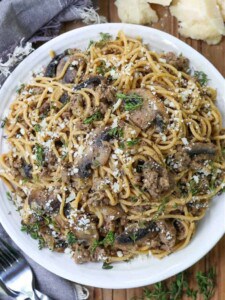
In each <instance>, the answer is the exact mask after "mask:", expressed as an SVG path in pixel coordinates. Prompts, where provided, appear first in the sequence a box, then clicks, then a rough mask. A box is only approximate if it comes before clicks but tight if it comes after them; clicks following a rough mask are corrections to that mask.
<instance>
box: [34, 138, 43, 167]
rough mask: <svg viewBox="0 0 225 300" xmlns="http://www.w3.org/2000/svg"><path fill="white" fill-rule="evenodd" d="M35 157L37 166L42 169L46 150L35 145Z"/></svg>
mask: <svg viewBox="0 0 225 300" xmlns="http://www.w3.org/2000/svg"><path fill="white" fill-rule="evenodd" d="M35 155H36V162H37V165H38V166H39V167H41V166H42V165H43V163H44V148H43V147H42V146H41V145H39V144H36V145H35Z"/></svg>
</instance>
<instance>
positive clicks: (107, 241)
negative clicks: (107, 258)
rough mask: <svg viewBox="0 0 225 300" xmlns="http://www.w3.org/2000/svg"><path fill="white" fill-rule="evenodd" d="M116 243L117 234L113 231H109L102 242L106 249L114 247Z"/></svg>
mask: <svg viewBox="0 0 225 300" xmlns="http://www.w3.org/2000/svg"><path fill="white" fill-rule="evenodd" d="M114 241H115V233H114V232H113V231H109V232H108V233H107V235H106V236H105V238H104V239H103V240H102V241H101V242H100V244H101V245H104V247H107V246H112V245H113V244H114Z"/></svg>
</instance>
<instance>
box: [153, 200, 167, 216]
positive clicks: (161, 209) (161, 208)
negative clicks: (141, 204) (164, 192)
mask: <svg viewBox="0 0 225 300" xmlns="http://www.w3.org/2000/svg"><path fill="white" fill-rule="evenodd" d="M167 202H168V198H163V200H162V202H161V203H160V205H159V206H158V209H157V211H156V213H155V215H154V217H153V220H157V219H158V218H159V216H161V215H162V214H163V212H164V211H165V208H166V204H167Z"/></svg>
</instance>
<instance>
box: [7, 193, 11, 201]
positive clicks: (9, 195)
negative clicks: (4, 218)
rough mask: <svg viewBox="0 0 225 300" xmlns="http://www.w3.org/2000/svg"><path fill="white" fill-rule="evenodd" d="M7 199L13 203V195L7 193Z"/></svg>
mask: <svg viewBox="0 0 225 300" xmlns="http://www.w3.org/2000/svg"><path fill="white" fill-rule="evenodd" d="M6 197H7V199H8V200H9V201H12V195H11V194H10V192H6Z"/></svg>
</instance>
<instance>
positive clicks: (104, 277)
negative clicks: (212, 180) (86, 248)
mask: <svg viewBox="0 0 225 300" xmlns="http://www.w3.org/2000/svg"><path fill="white" fill-rule="evenodd" d="M106 29H107V32H110V30H112V31H119V30H121V29H122V30H124V31H125V32H126V30H134V31H135V30H137V31H140V34H139V35H141V33H142V32H144V31H148V32H149V34H155V35H158V36H159V38H160V39H162V40H165V41H168V42H169V43H171V44H173V45H176V47H177V48H181V49H185V50H186V51H187V52H188V51H190V53H192V54H193V55H194V56H196V57H197V58H199V60H200V61H201V62H203V63H204V64H206V65H207V68H209V69H210V70H211V72H213V73H214V74H215V76H216V78H217V79H218V80H219V81H220V82H223V84H224V78H223V76H222V75H221V74H220V73H219V72H218V71H217V70H216V68H215V67H214V66H213V65H212V64H211V63H210V62H209V61H208V60H207V59H206V58H204V57H203V56H202V55H201V54H200V53H198V52H197V51H196V50H194V49H193V48H192V47H190V46H189V45H187V44H185V43H184V42H182V41H181V40H179V39H177V38H176V37H174V36H171V35H170V34H168V33H165V32H162V31H160V30H157V29H153V28H149V27H145V26H141V25H133V24H123V23H106V24H98V25H89V26H86V27H82V28H77V29H74V30H71V31H69V32H66V33H64V34H62V35H60V36H58V37H56V38H54V39H52V40H51V41H49V42H47V43H46V44H44V45H42V46H41V47H39V48H38V49H36V50H35V51H34V52H33V53H31V54H30V55H29V56H28V57H27V58H26V59H24V61H23V62H21V63H20V64H19V65H18V66H17V68H16V69H15V70H14V71H13V72H12V74H11V75H10V76H9V77H8V79H7V80H6V81H5V83H4V85H3V86H2V88H1V90H0V99H1V98H3V97H4V93H5V92H6V90H7V89H10V85H11V82H12V80H14V79H13V78H15V77H17V76H19V74H20V72H21V71H22V70H23V68H25V67H26V66H27V65H29V64H32V61H33V60H35V59H36V58H37V56H38V55H39V54H42V53H43V52H46V50H49V48H50V47H51V46H52V45H55V43H56V42H61V41H63V40H64V39H66V38H70V37H73V35H74V33H76V35H78V34H80V35H82V34H84V35H85V33H87V32H88V31H89V30H94V31H96V32H97V33H99V32H104V31H105V30H106ZM136 35H137V34H136ZM53 48H54V46H53ZM46 55H47V54H46ZM223 95H225V93H224V92H223ZM0 190H1V189H0ZM0 198H1V200H3V195H2V194H1V192H0ZM3 202H4V200H3ZM5 212H6V211H4V210H0V222H1V223H2V225H3V227H4V229H5V230H6V232H7V233H8V234H9V235H10V237H11V238H12V239H13V240H14V242H15V243H16V244H17V245H18V246H19V247H20V248H21V249H22V250H23V251H24V252H25V253H26V254H27V255H28V256H30V257H31V258H32V259H33V260H34V261H36V262H37V263H39V264H40V265H41V266H43V267H44V268H46V269H47V270H49V271H51V272H53V273H55V274H56V275H59V276H61V277H63V278H66V279H68V280H71V281H76V282H78V283H81V284H85V285H89V286H95V287H99V288H114V289H121V288H134V287H139V286H144V285H148V284H153V283H155V282H158V281H161V280H164V279H166V278H168V277H170V276H173V275H175V274H177V273H179V272H181V271H183V270H185V269H187V268H188V267H190V266H191V265H193V264H194V263H196V262H197V261H198V260H199V259H201V258H202V257H203V256H204V255H205V254H206V253H208V251H210V250H211V249H212V247H213V246H214V245H215V244H216V243H217V242H218V241H219V239H220V238H221V237H222V236H223V235H224V233H225V225H224V224H223V226H221V228H219V230H218V231H217V232H216V235H215V236H213V238H212V240H210V243H208V244H206V245H205V247H204V248H201V249H198V252H197V253H196V254H195V255H194V256H189V257H185V259H184V260H183V262H182V265H180V264H178V265H174V266H173V268H172V269H171V268H168V270H165V272H164V273H163V274H162V273H160V274H156V275H155V276H154V278H152V277H149V276H146V275H144V274H143V272H140V271H137V277H136V279H134V278H129V272H131V271H132V269H131V270H129V269H128V271H127V270H124V272H123V271H121V270H120V274H122V276H128V280H126V278H125V279H124V280H122V279H121V276H120V275H119V277H118V271H116V270H113V269H112V270H110V272H109V271H105V270H103V272H104V273H103V272H102V271H101V272H102V274H100V273H99V274H98V275H99V277H97V278H95V276H96V274H97V273H95V272H94V273H93V274H91V273H92V271H93V269H90V270H88V269H85V268H83V266H81V267H80V269H79V267H77V268H76V271H77V272H78V274H77V275H79V277H77V275H76V274H69V273H68V272H67V271H66V270H63V269H60V268H59V267H58V266H56V265H55V264H49V265H48V264H47V265H46V259H45V254H46V255H47V252H48V250H43V252H41V253H40V252H37V251H36V250H34V251H32V252H29V251H28V250H29V249H31V248H30V246H29V247H26V245H25V244H24V241H25V240H26V238H24V239H21V235H20V234H19V233H18V232H17V230H16V229H15V227H14V226H13V224H12V223H11V221H10V220H9V218H8V216H7V214H6V213H5ZM42 253H43V254H44V255H42ZM55 255H57V254H55ZM172 255H176V253H175V254H172ZM85 271H90V274H91V275H90V276H87V275H84V272H85ZM143 271H145V270H143ZM149 271H150V270H149ZM105 272H106V273H105ZM74 275H75V276H74ZM140 275H142V276H140ZM117 277H118V278H119V279H118V280H116V278H117Z"/></svg>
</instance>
